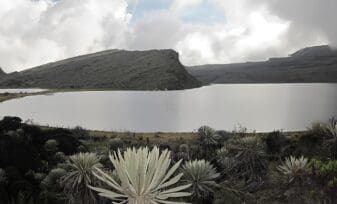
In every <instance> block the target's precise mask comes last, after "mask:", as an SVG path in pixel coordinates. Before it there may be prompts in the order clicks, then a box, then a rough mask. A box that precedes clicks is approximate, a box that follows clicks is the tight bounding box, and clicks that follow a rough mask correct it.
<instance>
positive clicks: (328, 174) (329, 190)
mask: <svg viewBox="0 0 337 204" xmlns="http://www.w3.org/2000/svg"><path fill="white" fill-rule="evenodd" d="M309 166H310V167H311V170H312V172H311V174H312V179H313V181H314V182H315V185H313V187H316V188H317V189H316V190H315V192H316V196H318V197H319V198H320V199H321V200H322V201H323V200H324V201H325V202H326V203H336V202H337V194H336V192H337V161H336V160H333V161H326V162H324V161H321V160H316V159H313V160H312V161H311V162H310V164H309Z"/></svg>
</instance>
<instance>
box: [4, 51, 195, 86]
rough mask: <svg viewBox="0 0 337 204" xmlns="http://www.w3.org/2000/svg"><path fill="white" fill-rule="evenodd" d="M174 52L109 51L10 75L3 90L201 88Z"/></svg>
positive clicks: (6, 78)
mask: <svg viewBox="0 0 337 204" xmlns="http://www.w3.org/2000/svg"><path fill="white" fill-rule="evenodd" d="M200 86H201V83H200V82H199V81H198V80H196V79H195V78H194V77H192V76H191V75H189V73H188V72H187V71H186V70H185V67H184V66H183V65H182V64H181V63H180V61H179V55H178V53H177V52H175V51H173V50H147V51H126V50H106V51H102V52H97V53H92V54H87V55H81V56H77V57H73V58H69V59H64V60H60V61H57V62H52V63H47V64H44V65H40V66H37V67H33V68H30V69H26V70H23V71H21V72H15V73H10V74H8V75H7V76H5V77H3V78H1V79H0V87H15V88H28V87H29V88H31V87H39V88H48V89H115V90H157V89H158V90H165V89H168V90H179V89H188V88H196V87H200Z"/></svg>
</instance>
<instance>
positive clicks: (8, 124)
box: [0, 116, 22, 132]
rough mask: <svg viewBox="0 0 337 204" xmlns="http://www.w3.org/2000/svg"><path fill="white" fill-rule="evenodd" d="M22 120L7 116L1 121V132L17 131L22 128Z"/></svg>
mask: <svg viewBox="0 0 337 204" xmlns="http://www.w3.org/2000/svg"><path fill="white" fill-rule="evenodd" d="M21 122H22V120H21V118H19V117H9V116H6V117H4V118H3V119H2V121H0V130H1V131H2V132H3V131H9V130H16V129H18V128H20V127H21Z"/></svg>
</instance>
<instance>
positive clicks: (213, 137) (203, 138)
mask: <svg viewBox="0 0 337 204" xmlns="http://www.w3.org/2000/svg"><path fill="white" fill-rule="evenodd" d="M198 136H199V141H200V143H201V144H202V145H204V146H212V145H216V144H218V139H219V137H218V135H217V134H216V131H215V130H214V129H213V128H211V127H208V126H202V127H200V128H199V129H198Z"/></svg>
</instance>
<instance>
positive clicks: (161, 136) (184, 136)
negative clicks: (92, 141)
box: [89, 130, 197, 142]
mask: <svg viewBox="0 0 337 204" xmlns="http://www.w3.org/2000/svg"><path fill="white" fill-rule="evenodd" d="M89 136H90V137H106V138H114V137H119V138H130V139H141V140H147V139H149V140H150V141H152V142H153V141H157V142H170V141H179V140H185V141H192V140H194V139H195V138H196V137H197V133H192V132H190V133H162V132H156V133H133V132H106V131H93V130H89Z"/></svg>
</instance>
